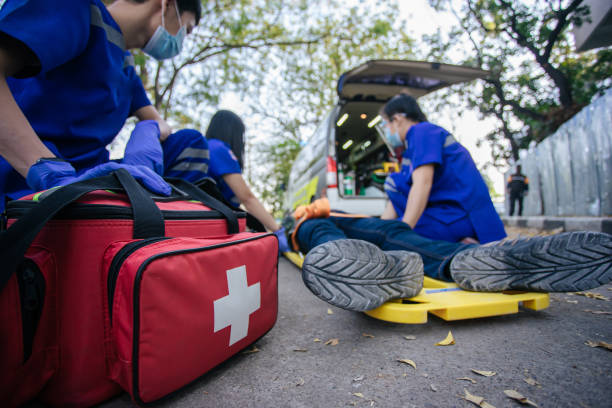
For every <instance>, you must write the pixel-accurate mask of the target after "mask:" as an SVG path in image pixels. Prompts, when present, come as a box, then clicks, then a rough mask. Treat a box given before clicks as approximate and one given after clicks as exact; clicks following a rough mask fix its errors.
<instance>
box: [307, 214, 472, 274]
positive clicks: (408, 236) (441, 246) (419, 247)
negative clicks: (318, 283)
mask: <svg viewBox="0 0 612 408" xmlns="http://www.w3.org/2000/svg"><path fill="white" fill-rule="evenodd" d="M346 238H350V239H361V240H364V241H368V242H370V243H372V244H374V245H376V246H378V247H379V248H381V249H382V250H383V251H393V250H403V251H412V252H417V253H418V254H420V255H421V257H422V258H423V264H424V268H425V275H427V276H429V277H432V278H434V279H440V280H445V281H449V282H450V281H452V278H451V276H450V270H449V264H450V261H451V259H452V258H453V256H454V255H455V254H456V253H458V252H460V251H463V250H464V249H467V248H471V247H474V246H476V245H473V244H469V245H468V244H461V243H456V242H447V241H435V240H432V239H429V238H425V237H423V236H421V235H419V234H417V233H416V232H414V231H413V230H412V229H411V228H410V226H408V224H406V223H404V222H401V221H397V220H381V219H379V218H347V217H329V218H315V219H311V220H307V221H304V223H303V224H302V225H301V226H300V228H299V229H298V232H297V241H298V244H299V246H300V251H302V252H303V253H308V251H310V250H311V249H312V248H314V247H316V246H317V245H320V244H323V243H325V242H328V241H333V240H336V239H346Z"/></svg>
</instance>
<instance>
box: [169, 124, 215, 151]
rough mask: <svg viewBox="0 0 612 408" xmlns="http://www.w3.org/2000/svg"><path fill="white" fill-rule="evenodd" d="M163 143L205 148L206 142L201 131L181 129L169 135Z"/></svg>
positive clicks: (206, 146)
mask: <svg viewBox="0 0 612 408" xmlns="http://www.w3.org/2000/svg"><path fill="white" fill-rule="evenodd" d="M164 144H170V145H176V144H180V145H182V146H190V147H196V148H199V149H207V148H208V142H207V141H206V138H205V137H204V135H203V134H202V133H200V132H199V131H197V130H195V129H181V130H178V131H176V132H174V133H172V134H171V135H170V136H168V139H166V141H165V142H164Z"/></svg>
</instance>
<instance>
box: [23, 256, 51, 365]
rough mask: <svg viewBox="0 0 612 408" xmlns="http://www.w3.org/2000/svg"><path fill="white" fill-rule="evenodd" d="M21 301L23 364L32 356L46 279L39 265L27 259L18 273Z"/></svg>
mask: <svg viewBox="0 0 612 408" xmlns="http://www.w3.org/2000/svg"><path fill="white" fill-rule="evenodd" d="M17 283H18V285H19V299H20V303H21V328H22V331H23V362H24V363H25V362H26V361H28V359H29V358H30V356H31V355H32V346H33V344H34V336H35V335H36V329H37V328H38V323H39V322H40V316H41V315H42V309H43V305H44V303H45V287H46V282H45V277H44V276H43V274H42V272H41V271H40V269H39V268H38V265H36V263H35V262H34V261H32V260H31V259H25V260H24V261H23V262H22V263H21V265H19V269H18V271H17Z"/></svg>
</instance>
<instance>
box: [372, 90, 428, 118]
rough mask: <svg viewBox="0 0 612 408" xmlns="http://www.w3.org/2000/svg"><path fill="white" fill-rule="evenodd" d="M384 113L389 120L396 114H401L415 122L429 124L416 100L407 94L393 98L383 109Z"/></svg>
mask: <svg viewBox="0 0 612 408" xmlns="http://www.w3.org/2000/svg"><path fill="white" fill-rule="evenodd" d="M382 113H383V114H384V115H385V116H386V117H387V118H389V119H390V118H391V117H393V115H395V114H396V113H400V114H402V115H404V116H406V117H407V118H408V119H412V120H414V121H415V122H427V117H426V116H425V114H424V113H423V111H422V110H421V108H420V106H419V104H418V103H417V101H416V99H415V98H414V97H412V96H410V95H408V94H405V93H401V94H399V95H395V96H394V97H393V98H391V99H390V100H389V102H387V103H386V104H385V106H384V107H383V108H382Z"/></svg>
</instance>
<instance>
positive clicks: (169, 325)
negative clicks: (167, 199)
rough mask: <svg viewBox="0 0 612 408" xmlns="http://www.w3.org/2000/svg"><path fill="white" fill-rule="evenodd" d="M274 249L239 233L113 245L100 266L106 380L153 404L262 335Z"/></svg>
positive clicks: (268, 322) (271, 315) (270, 315)
mask: <svg viewBox="0 0 612 408" xmlns="http://www.w3.org/2000/svg"><path fill="white" fill-rule="evenodd" d="M275 243H276V237H274V236H273V234H267V235H262V234H251V233H246V232H245V233H241V234H237V235H235V236H233V237H231V238H227V239H193V238H172V239H167V240H161V241H160V240H158V239H152V240H142V241H133V242H130V243H125V244H120V243H119V244H116V245H112V246H111V247H110V248H109V250H108V251H107V253H106V254H105V262H104V265H105V267H104V269H105V270H107V271H108V275H107V278H106V280H107V282H108V319H107V324H108V326H107V327H108V329H109V330H108V334H109V335H110V338H109V340H110V341H109V343H108V344H109V345H111V346H112V347H113V352H112V353H109V354H110V355H111V356H112V358H111V362H110V363H111V371H112V374H111V378H112V379H113V380H115V381H117V382H118V383H119V384H121V386H122V387H123V388H124V389H125V390H127V391H128V392H130V394H131V395H132V398H133V399H134V400H135V401H136V402H138V403H143V402H144V403H149V402H152V401H155V400H157V399H159V398H161V397H163V396H165V395H167V394H169V393H171V392H172V391H174V390H176V389H178V388H180V387H182V386H183V385H185V384H188V383H190V382H192V381H193V380H195V379H197V378H198V377H200V376H201V375H202V374H203V373H204V372H206V371H208V370H210V369H211V368H213V367H214V366H216V365H217V364H219V363H221V362H223V361H224V360H226V359H227V358H229V357H230V356H231V355H233V354H235V353H237V352H238V351H240V350H242V349H244V348H245V347H247V346H248V345H249V344H251V343H253V342H254V341H255V340H257V339H258V338H259V337H261V336H263V335H264V334H265V333H266V332H267V331H268V330H269V329H270V328H271V327H272V326H273V325H274V322H275V320H276V310H277V296H276V263H277V252H278V250H277V249H276V245H275ZM275 252H276V253H275Z"/></svg>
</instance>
